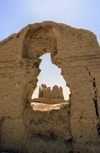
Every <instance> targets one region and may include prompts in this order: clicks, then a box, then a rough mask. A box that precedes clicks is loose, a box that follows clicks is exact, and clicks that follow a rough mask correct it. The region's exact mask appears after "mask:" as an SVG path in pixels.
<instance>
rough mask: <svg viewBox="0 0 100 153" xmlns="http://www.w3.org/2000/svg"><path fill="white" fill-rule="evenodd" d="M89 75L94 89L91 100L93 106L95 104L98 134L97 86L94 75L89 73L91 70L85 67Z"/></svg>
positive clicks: (99, 129) (98, 130) (99, 120)
mask: <svg viewBox="0 0 100 153" xmlns="http://www.w3.org/2000/svg"><path fill="white" fill-rule="evenodd" d="M86 69H87V71H88V73H89V75H90V76H91V77H92V80H93V81H92V82H93V89H94V97H93V102H94V106H95V112H96V116H97V132H98V135H100V118H99V111H98V101H97V86H96V79H95V77H93V76H92V75H91V72H90V71H89V69H88V68H87V67H86Z"/></svg>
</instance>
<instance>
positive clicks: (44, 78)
mask: <svg viewBox="0 0 100 153" xmlns="http://www.w3.org/2000/svg"><path fill="white" fill-rule="evenodd" d="M41 59H42V62H41V64H40V69H41V73H40V75H39V76H38V83H37V88H36V89H35V91H34V93H33V95H32V99H34V98H38V96H39V86H41V84H46V85H47V87H51V88H53V86H54V85H57V86H58V87H60V86H61V87H62V88H63V95H64V100H68V99H69V94H70V88H68V87H66V82H65V80H64V79H63V76H62V75H61V69H60V68H58V67H57V66H55V65H54V64H52V63H51V58H50V53H47V54H44V55H42V57H41Z"/></svg>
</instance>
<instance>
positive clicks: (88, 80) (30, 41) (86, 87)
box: [0, 22, 100, 153]
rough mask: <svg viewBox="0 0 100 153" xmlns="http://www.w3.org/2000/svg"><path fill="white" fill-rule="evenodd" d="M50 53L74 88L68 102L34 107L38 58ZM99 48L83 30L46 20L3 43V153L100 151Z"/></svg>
mask: <svg viewBox="0 0 100 153" xmlns="http://www.w3.org/2000/svg"><path fill="white" fill-rule="evenodd" d="M45 53H51V61H52V63H53V64H55V65H57V66H58V67H59V68H61V74H62V76H63V77H64V79H65V81H66V85H67V86H69V87H70V91H71V97H70V104H67V105H66V107H64V108H62V107H60V106H59V109H51V110H50V111H43V110H35V107H34V105H33V108H32V106H31V105H30V100H31V96H32V93H33V91H34V90H35V88H36V84H37V81H38V79H37V77H38V75H39V73H40V71H41V70H40V69H39V64H40V63H41V59H40V58H39V57H40V56H42V55H43V54H45ZM99 95H100V49H99V45H98V42H97V40H96V36H95V35H94V34H93V33H92V32H90V31H88V30H83V29H75V28H72V27H70V26H67V25H64V24H57V23H54V22H43V23H36V24H33V25H28V26H26V27H25V28H24V29H22V30H21V31H20V32H19V33H17V34H13V35H11V36H9V37H8V38H7V39H5V40H3V41H1V42H0V151H8V152H9V151H12V152H24V153H25V152H28V153H32V152H34V153H39V152H41V153H43V152H47V153H53V152H54V153H67V152H70V153H71V152H75V153H85V152H86V153H87V152H88V153H91V152H93V153H94V152H96V153H99V152H100V116H99V115H100V96H99Z"/></svg>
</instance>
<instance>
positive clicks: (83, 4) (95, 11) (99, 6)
mask: <svg viewBox="0 0 100 153" xmlns="http://www.w3.org/2000/svg"><path fill="white" fill-rule="evenodd" d="M42 21H55V22H58V23H64V24H67V25H70V26H72V27H75V28H82V29H87V30H90V31H92V32H93V33H94V34H95V35H96V36H97V40H98V42H99V44H100V0H0V41H1V40H3V39H5V38H6V37H8V36H9V35H11V34H12V33H17V32H19V31H20V30H21V29H22V28H23V27H25V26H26V25H28V24H34V23H36V22H42ZM48 59H49V55H48V54H47V55H45V56H43V60H44V61H46V62H47V61H48ZM42 65H45V64H42ZM53 66H54V65H53ZM44 67H45V66H42V68H44ZM48 67H50V64H49V65H48ZM54 67H55V66H54ZM56 68H57V67H56ZM51 69H52V73H53V72H56V71H55V70H54V69H55V68H51ZM57 70H58V72H56V74H55V75H53V76H56V77H55V80H58V81H59V82H62V81H60V78H59V77H57V76H58V75H57V73H60V70H59V69H57ZM41 74H42V72H41ZM41 74H40V75H41ZM43 76H44V75H43ZM41 78H42V76H41ZM44 80H45V79H44ZM53 80H54V79H53ZM49 82H51V81H49ZM61 85H62V83H61Z"/></svg>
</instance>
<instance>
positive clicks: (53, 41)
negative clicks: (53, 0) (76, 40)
mask: <svg viewBox="0 0 100 153" xmlns="http://www.w3.org/2000/svg"><path fill="white" fill-rule="evenodd" d="M46 28H47V29H46ZM46 28H44V27H39V28H38V29H35V30H34V29H31V30H29V31H28V33H27V34H26V36H25V39H24V42H23V52H22V58H24V59H26V61H27V68H26V69H27V72H29V80H28V81H27V85H26V101H29V102H31V100H32V98H34V96H32V94H33V92H34V95H36V92H37V90H39V89H38V88H36V87H37V82H38V80H40V81H39V82H38V86H40V82H41V84H42V83H43V82H44V81H41V79H40V78H39V79H37V78H38V76H39V73H40V71H41V69H39V65H40V63H41V59H40V58H39V57H41V56H42V57H44V56H48V53H49V58H47V61H46V63H45V66H47V64H50V63H51V61H52V64H51V65H52V66H53V68H54V67H56V66H58V68H61V62H60V61H59V60H58V58H57V54H58V49H57V38H56V37H57V36H56V34H55V33H54V31H53V29H52V27H46ZM50 53H51V60H50ZM44 54H45V55H44ZM45 59H46V58H45ZM48 62H49V63H48ZM53 64H54V65H53ZM55 65H56V66H55ZM29 67H30V68H29ZM29 69H30V70H29ZM54 69H55V68H54ZM48 70H49V72H48ZM54 71H55V72H56V71H59V72H57V73H55V75H53V78H49V76H50V75H47V76H46V74H44V76H46V77H45V78H44V80H46V78H47V80H48V81H49V83H47V82H44V84H46V85H47V86H50V87H51V88H49V87H48V88H49V90H50V91H51V90H52V93H53V92H54V89H52V87H53V85H56V87H54V88H56V89H57V90H59V91H61V92H60V93H62V95H63V91H62V90H63V89H62V87H59V86H62V85H60V84H59V83H60V82H62V83H61V84H63V86H64V97H63V98H62V99H63V100H68V98H69V97H68V94H67V96H66V93H67V92H68V93H69V94H70V91H69V89H68V88H67V87H66V83H65V81H64V79H63V78H62V76H61V75H59V76H60V81H59V79H58V76H57V74H58V73H59V74H60V71H61V69H57V67H56V70H54ZM45 73H48V74H52V72H50V66H47V70H45ZM41 74H42V73H41ZM41 74H40V76H41ZM54 77H55V79H54ZM41 78H42V77H41ZM51 80H53V81H54V80H55V82H53V85H52V84H50V82H51ZM61 80H63V81H61ZM56 81H58V82H57V83H56ZM57 85H58V87H57ZM65 88H67V92H65ZM35 89H36V90H35ZM58 95H59V94H58ZM35 98H37V96H35ZM57 98H58V99H61V98H59V97H57ZM51 99H55V98H54V97H53V98H51Z"/></svg>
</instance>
